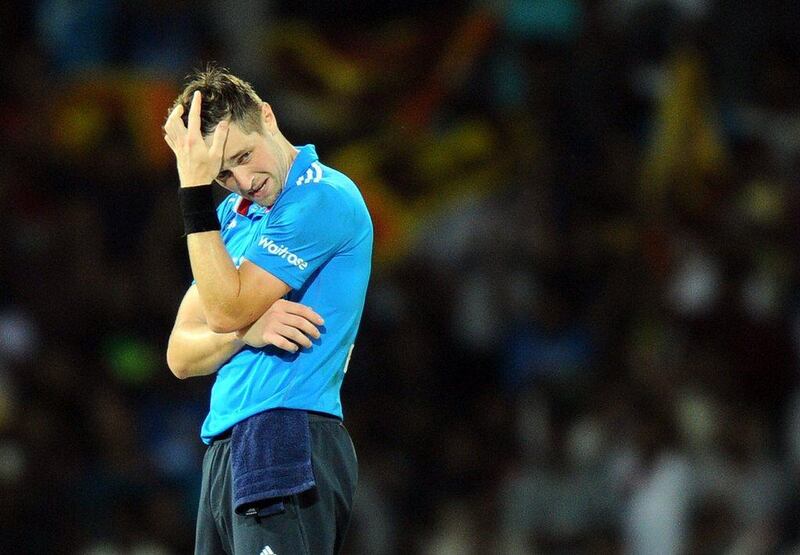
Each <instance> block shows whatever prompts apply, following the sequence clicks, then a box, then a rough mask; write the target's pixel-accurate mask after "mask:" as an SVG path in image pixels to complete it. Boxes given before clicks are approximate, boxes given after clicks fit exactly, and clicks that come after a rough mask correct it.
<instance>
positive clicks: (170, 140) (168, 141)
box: [164, 135, 175, 152]
mask: <svg viewBox="0 0 800 555" xmlns="http://www.w3.org/2000/svg"><path fill="white" fill-rule="evenodd" d="M164 140H165V141H166V142H167V144H168V145H169V147H170V148H171V149H172V151H173V152H175V143H174V142H173V141H172V139H171V138H170V137H169V135H164Z"/></svg>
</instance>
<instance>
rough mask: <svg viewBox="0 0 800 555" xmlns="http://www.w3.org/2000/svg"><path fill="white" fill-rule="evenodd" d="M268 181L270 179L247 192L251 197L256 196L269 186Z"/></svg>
mask: <svg viewBox="0 0 800 555" xmlns="http://www.w3.org/2000/svg"><path fill="white" fill-rule="evenodd" d="M268 179H269V178H267V179H265V180H264V181H262V182H261V183H260V184H259V185H256V186H255V187H251V188H250V190H248V191H247V194H248V195H249V196H254V195H256V194H257V193H258V192H259V191H260V190H261V189H263V188H264V186H265V185H266V184H267V180H268Z"/></svg>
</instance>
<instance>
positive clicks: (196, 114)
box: [188, 91, 203, 135]
mask: <svg viewBox="0 0 800 555" xmlns="http://www.w3.org/2000/svg"><path fill="white" fill-rule="evenodd" d="M202 103H203V99H202V95H201V94H200V91H194V95H192V104H191V106H189V127H188V129H189V134H190V135H199V134H200V109H201V105H202Z"/></svg>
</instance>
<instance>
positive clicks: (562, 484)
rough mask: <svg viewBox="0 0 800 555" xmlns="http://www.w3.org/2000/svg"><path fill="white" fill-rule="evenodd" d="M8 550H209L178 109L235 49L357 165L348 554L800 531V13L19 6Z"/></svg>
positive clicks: (92, 3)
mask: <svg viewBox="0 0 800 555" xmlns="http://www.w3.org/2000/svg"><path fill="white" fill-rule="evenodd" d="M0 40H2V42H3V45H4V48H3V54H2V57H0V67H2V70H3V71H2V73H3V75H4V76H5V78H4V79H3V86H2V87H0V125H2V128H3V131H2V132H0V167H2V170H3V171H2V172H0V206H2V212H3V214H4V217H3V218H2V220H1V221H0V229H2V248H0V553H9V554H10V553H13V554H27V553H31V554H40V553H41V554H44V553H47V554H50V553H78V554H84V555H134V554H135V555H145V554H149V555H162V554H163V555H167V554H183V553H190V552H191V551H192V547H193V539H194V515H195V511H196V502H197V497H198V494H199V491H198V490H199V484H200V480H199V476H200V460H201V457H202V453H203V445H202V444H201V443H200V441H199V437H198V430H199V425H200V422H201V420H202V418H203V416H204V414H205V410H206V407H207V403H208V390H209V387H210V383H211V382H210V379H211V378H207V379H206V378H203V379H195V380H189V381H185V382H179V381H178V380H176V379H175V378H174V377H172V375H171V374H170V372H169V370H168V369H167V367H166V364H165V358H164V352H165V346H166V339H167V336H168V333H169V330H170V329H171V325H172V320H173V317H174V313H175V310H176V308H177V305H178V303H179V301H180V298H181V296H182V294H183V292H184V291H185V289H186V287H187V286H188V284H189V283H190V280H191V276H190V271H189V267H188V260H187V257H186V253H185V246H184V242H183V239H182V238H181V233H182V232H181V228H180V221H179V216H178V209H177V205H176V198H177V197H176V192H175V189H176V174H175V171H174V169H173V164H174V163H173V161H172V157H171V153H170V152H169V150H168V149H167V147H166V146H165V144H164V143H163V141H162V137H161V130H160V126H161V125H162V123H163V121H164V118H165V116H166V112H167V108H168V106H169V105H170V103H171V101H172V99H173V98H174V96H175V95H176V94H177V92H178V90H179V88H180V85H181V82H182V79H183V77H184V76H185V75H186V74H188V73H189V72H190V71H191V69H192V68H193V67H199V66H201V65H203V63H204V62H205V61H207V60H216V61H218V62H219V63H220V64H222V65H225V66H227V67H230V68H231V69H232V70H233V71H234V72H237V73H239V74H241V75H243V76H244V77H245V78H247V79H249V80H251V81H252V82H253V83H254V84H255V85H256V88H257V90H258V91H259V92H260V93H262V96H263V97H264V98H265V100H268V101H269V102H270V103H271V104H272V105H273V106H274V108H275V112H276V115H277V117H278V121H279V123H280V124H281V127H282V129H283V131H284V133H285V135H286V136H287V137H288V138H289V139H290V140H294V141H296V142H297V143H301V144H304V143H307V142H311V143H315V144H316V145H317V148H318V151H319V152H320V155H321V157H322V159H323V160H325V161H326V162H327V163H329V164H331V165H332V166H334V167H339V168H341V169H342V170H344V171H345V172H346V173H348V174H349V175H351V176H352V177H353V178H354V179H355V180H356V181H357V183H359V185H360V187H361V188H362V190H363V192H364V195H365V197H366V199H367V202H368V205H369V207H370V210H371V212H372V215H373V219H374V223H375V229H376V249H375V270H374V277H373V279H372V282H371V287H370V292H369V296H368V299H367V307H366V311H365V316H364V320H363V323H362V327H361V332H360V339H359V342H358V347H357V349H356V350H355V354H354V357H353V360H352V364H351V366H350V370H349V372H348V375H347V378H346V380H345V385H344V389H343V401H344V406H345V418H346V423H347V426H348V428H349V429H350V432H351V434H352V435H353V438H354V441H355V443H356V447H357V450H358V453H359V459H360V465H361V476H360V485H359V493H358V500H357V505H356V517H355V520H354V523H353V526H352V528H351V534H350V536H349V538H348V542H347V547H346V553H348V554H352V555H356V554H368V555H393V554H399V553H403V554H408V553H420V554H424V555H451V554H452V555H469V554H478V553H498V554H508V555H521V554H526V553H536V554H545V555H551V554H552V555H556V554H568V553H569V554H582V553H585V554H611V553H625V554H634V555H638V554H643V555H651V554H652V555H668V554H683V553H686V554H698V555H699V554H709V553H715V554H716V553H724V554H751V553H752V554H756V553H778V554H792V553H800V495H798V493H797V492H798V485H800V387H798V386H799V385H800V382H799V381H798V367H799V365H798V362H799V361H800V359H798V355H800V295H798V285H799V284H800V267H799V263H800V255H799V253H800V250H799V249H798V247H797V245H798V239H799V238H800V237H799V234H798V232H799V231H800V227H798V224H799V223H800V222H799V221H798V214H800V210H798V208H800V207H798V199H799V198H800V196H799V195H798V175H800V49H798V47H797V45H798V44H800V3H797V2H796V1H794V0H768V1H763V2H738V1H733V0H598V1H585V2H580V1H578V0H508V1H504V2H481V1H477V2H463V1H462V2H455V1H447V2H441V3H429V2H421V1H414V2H401V1H399V0H395V1H389V2H380V3H377V2H355V1H344V2H331V3H326V2H309V3H297V2H291V3H290V2H279V1H273V2H261V1H258V0H230V1H225V2H223V1H221V0H213V1H212V0H207V1H188V0H181V1H173V2H165V1H154V0H145V1H141V2H122V1H121V0H84V1H81V2H78V1H69V0H39V1H33V2H23V3H18V2H14V3H12V2H4V3H2V4H0Z"/></svg>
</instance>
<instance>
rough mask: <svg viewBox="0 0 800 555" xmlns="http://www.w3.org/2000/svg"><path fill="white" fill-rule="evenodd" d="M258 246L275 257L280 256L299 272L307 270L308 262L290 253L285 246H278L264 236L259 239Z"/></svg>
mask: <svg viewBox="0 0 800 555" xmlns="http://www.w3.org/2000/svg"><path fill="white" fill-rule="evenodd" d="M258 246H259V247H261V248H263V249H265V250H266V251H267V252H268V253H270V254H274V255H275V256H280V257H281V258H283V259H284V260H285V261H286V262H288V263H289V264H291V265H292V266H297V268H298V269H299V270H301V271H302V270H305V269H306V268H308V262H306V261H305V260H303V259H302V258H300V257H299V256H297V255H296V254H294V253H293V252H290V251H289V247H287V246H285V245H278V244H277V243H276V242H275V241H273V240H272V239H270V238H269V237H267V236H266V235H262V236H261V237H260V238H259V240H258Z"/></svg>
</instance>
